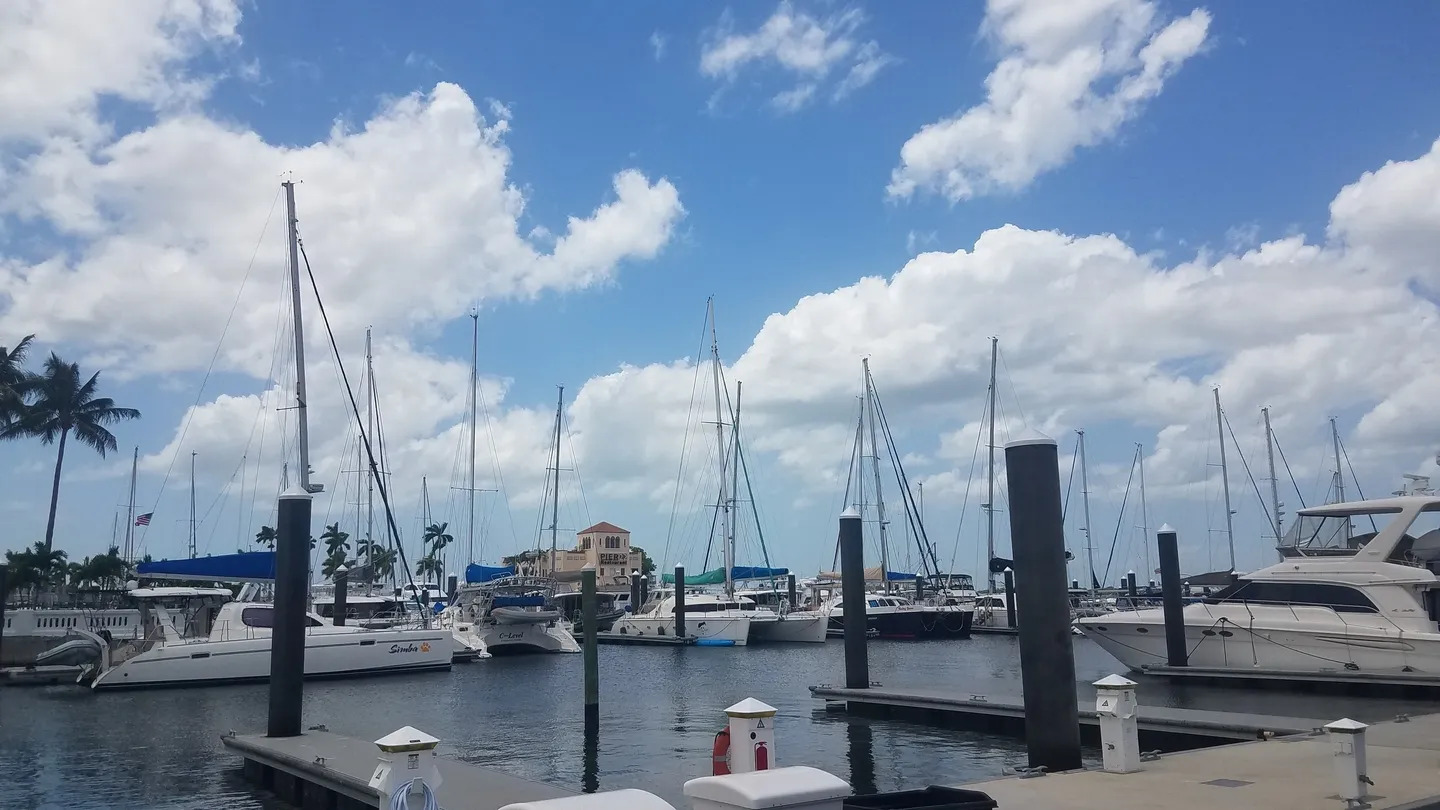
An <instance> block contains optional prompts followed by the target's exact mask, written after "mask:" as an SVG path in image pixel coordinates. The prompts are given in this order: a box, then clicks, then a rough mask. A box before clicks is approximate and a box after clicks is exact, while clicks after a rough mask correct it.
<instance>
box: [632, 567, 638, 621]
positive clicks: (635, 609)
mask: <svg viewBox="0 0 1440 810" xmlns="http://www.w3.org/2000/svg"><path fill="white" fill-rule="evenodd" d="M639 610H640V572H639V571H636V570H632V571H631V572H630V612H631V613H636V612H639Z"/></svg>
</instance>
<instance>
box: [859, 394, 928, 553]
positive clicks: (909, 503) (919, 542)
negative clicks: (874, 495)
mask: <svg viewBox="0 0 1440 810" xmlns="http://www.w3.org/2000/svg"><path fill="white" fill-rule="evenodd" d="M870 397H871V401H872V402H873V403H874V405H875V414H876V415H877V416H879V417H880V428H881V431H882V432H883V433H884V434H885V445H886V447H887V448H888V449H889V453H888V455H889V456H890V463H891V466H892V467H894V470H895V483H896V485H898V486H899V487H900V492H901V503H902V504H904V506H905V520H906V523H907V525H909V526H910V529H911V532H912V533H913V537H914V539H915V544H916V546H917V547H918V548H919V550H920V562H921V565H922V566H924V567H926V568H931V569H932V570H930V571H927V572H926V573H931V574H936V575H938V574H939V573H940V560H939V559H938V558H937V557H936V556H935V549H934V548H932V547H931V546H930V538H929V536H927V535H926V533H925V524H924V522H923V521H921V520H919V512H920V510H919V508H918V507H917V506H916V505H915V493H914V491H912V490H911V489H910V479H909V477H908V476H906V475H905V467H904V466H903V465H902V464H901V463H900V451H899V450H898V449H896V447H895V436H894V434H892V433H891V432H890V420H888V419H886V418H885V406H884V405H883V404H882V403H881V402H880V392H879V391H876V390H875V386H874V383H873V381H872V383H871V385H870ZM885 576H887V577H888V576H889V572H885Z"/></svg>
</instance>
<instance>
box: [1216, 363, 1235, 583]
mask: <svg viewBox="0 0 1440 810" xmlns="http://www.w3.org/2000/svg"><path fill="white" fill-rule="evenodd" d="M1215 430H1216V432H1217V434H1218V435H1219V436H1220V488H1221V489H1223V490H1224V491H1225V540H1226V542H1227V543H1228V544H1229V546H1230V570H1231V571H1234V570H1235V513H1234V512H1232V511H1231V510H1230V466H1229V465H1228V464H1226V463H1225V415H1224V412H1223V411H1221V410H1220V386H1218V385H1217V386H1215Z"/></svg>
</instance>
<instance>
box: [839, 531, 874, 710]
mask: <svg viewBox="0 0 1440 810" xmlns="http://www.w3.org/2000/svg"><path fill="white" fill-rule="evenodd" d="M840 599H841V609H842V610H843V615H844V620H845V686H846V687H847V688H849V689H868V688H869V687H870V661H869V660H868V659H867V658H866V655H867V653H866V650H865V626H866V623H865V539H864V527H863V525H862V524H861V522H860V513H859V512H857V511H855V510H854V509H853V508H851V509H846V510H845V511H844V512H843V513H842V514H841V515H840Z"/></svg>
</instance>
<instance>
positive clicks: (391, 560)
mask: <svg viewBox="0 0 1440 810" xmlns="http://www.w3.org/2000/svg"><path fill="white" fill-rule="evenodd" d="M398 558H399V554H397V553H396V552H394V551H390V550H386V549H383V548H379V547H377V546H374V545H373V544H372V548H371V556H370V570H371V571H372V572H373V575H374V577H375V579H376V580H381V579H385V578H386V577H389V576H390V575H391V574H393V573H395V560H396V559H398ZM372 581H373V580H372Z"/></svg>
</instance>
